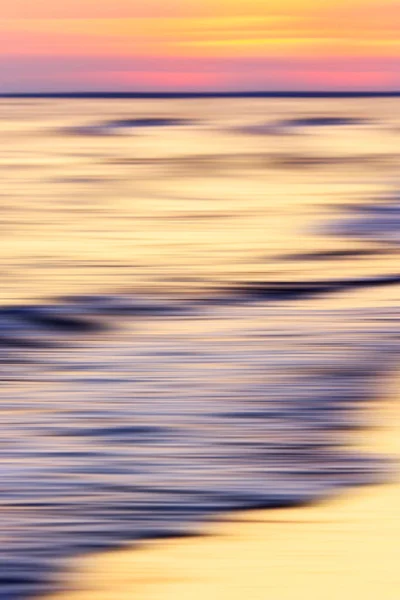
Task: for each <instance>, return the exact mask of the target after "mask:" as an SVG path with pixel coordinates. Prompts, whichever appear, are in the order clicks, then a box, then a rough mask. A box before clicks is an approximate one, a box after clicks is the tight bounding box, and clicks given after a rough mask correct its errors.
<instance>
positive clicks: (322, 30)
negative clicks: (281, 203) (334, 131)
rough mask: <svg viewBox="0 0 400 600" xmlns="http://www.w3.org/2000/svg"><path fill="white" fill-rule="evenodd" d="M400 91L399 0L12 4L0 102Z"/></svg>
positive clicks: (1, 37)
mask: <svg viewBox="0 0 400 600" xmlns="http://www.w3.org/2000/svg"><path fill="white" fill-rule="evenodd" d="M213 90H216V91H223V90H227V91H246V90H250V91H251V90H266V91H272V90H280V91H285V90H294V91H295V90H316V91H321V90H322V91H324V90H334V91H335V90H349V91H351V90H362V91H364V90H367V91H368V90H372V91H379V90H400V0H334V1H331V0H10V1H9V2H6V0H4V4H3V3H2V8H1V11H0V93H7V92H41V91H43V92H63V91H133V92H134V91H154V92H156V91H213Z"/></svg>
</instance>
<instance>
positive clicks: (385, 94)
mask: <svg viewBox="0 0 400 600" xmlns="http://www.w3.org/2000/svg"><path fill="white" fill-rule="evenodd" d="M399 97H400V90H399V91H381V92H374V91H370V92H368V91H352V92H345V91H339V92H329V91H326V92H312V91H308V92H307V91H299V92H294V91H293V92H291V91H286V92H285V91H275V92H263V91H253V92H252V91H248V92H14V93H4V94H1V93H0V99H3V98H4V99H7V98H28V99H29V98H32V99H34V98H39V99H40V98H43V99H45V98H60V99H62V98H65V99H74V98H76V99H81V98H82V99H85V98H88V99H91V98H92V99H97V98H98V99H136V98H137V99H157V98H160V99H169V98H171V99H174V98H176V99H179V98H183V99H185V98H399Z"/></svg>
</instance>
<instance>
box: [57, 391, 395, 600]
mask: <svg viewBox="0 0 400 600" xmlns="http://www.w3.org/2000/svg"><path fill="white" fill-rule="evenodd" d="M378 412H382V413H383V414H382V416H383V421H384V425H385V423H387V426H384V427H383V428H382V429H380V430H375V431H374V432H372V433H371V432H367V433H365V432H364V433H363V434H362V436H361V440H360V443H361V445H363V444H367V445H368V446H369V447H371V449H372V450H373V451H375V452H376V450H377V449H378V450H379V451H382V452H384V453H388V454H391V455H392V456H393V455H397V456H398V454H399V452H400V435H399V434H400V418H399V409H398V407H396V406H395V404H394V403H391V404H390V406H388V405H385V406H384V407H383V409H382V408H381V409H380V410H379V411H378ZM399 506H400V484H399V483H390V484H388V485H384V486H370V487H369V486H368V487H365V488H361V490H359V491H356V492H354V491H353V492H350V493H349V494H348V495H343V496H341V497H339V498H336V499H334V500H331V501H329V502H326V503H322V504H320V505H314V506H309V507H305V508H304V507H303V508H293V509H278V510H273V511H265V510H262V511H251V512H248V513H240V514H238V515H236V517H235V518H233V519H231V520H229V521H225V522H222V523H219V524H215V525H212V526H210V527H209V528H208V533H210V534H211V535H209V536H205V537H201V538H186V539H177V540H169V541H162V542H151V543H149V544H148V545H145V546H144V547H142V549H141V550H124V551H119V552H114V553H111V554H106V555H99V556H95V557H91V558H89V559H87V560H86V561H84V564H83V565H82V566H81V569H80V570H79V574H78V575H77V576H76V581H75V587H76V588H79V589H77V590H76V591H71V592H66V593H63V594H59V595H56V596H53V597H51V600H106V599H107V600H109V599H111V598H112V599H113V600H128V599H131V598H135V599H138V600H139V599H140V600H172V599H173V600H184V599H185V600H187V599H189V598H190V599H191V600H197V599H200V598H207V599H208V600H211V599H213V600H214V599H215V600H217V599H218V600H228V598H229V599H230V600H236V599H239V598H240V599H242V598H251V599H252V600H266V599H272V600H295V599H296V600H298V599H302V598H307V599H308V600H314V599H315V600H317V599H318V600H320V599H321V598H324V599H325V600H339V598H340V599H343V598H344V599H347V598H363V599H364V600H368V599H376V598H381V599H384V600H397V599H398V597H399V589H400V571H399V569H398V544H399V541H398V540H399V539H400V513H399Z"/></svg>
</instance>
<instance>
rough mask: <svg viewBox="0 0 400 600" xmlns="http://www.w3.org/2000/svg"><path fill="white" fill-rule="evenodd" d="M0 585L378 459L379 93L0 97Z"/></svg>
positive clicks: (391, 331)
mask: <svg viewBox="0 0 400 600" xmlns="http://www.w3.org/2000/svg"><path fill="white" fill-rule="evenodd" d="M0 132H1V141H2V143H1V147H0V170H1V175H2V186H1V188H0V194H1V205H0V211H1V221H0V223H1V224H0V226H1V241H0V244H1V258H2V261H1V281H2V285H1V290H0V304H1V306H0V356H1V367H0V368H1V390H0V411H1V423H2V435H1V438H0V458H1V460H0V475H1V482H2V485H1V494H0V503H1V509H0V521H1V528H0V541H1V554H2V558H1V562H0V565H1V566H0V597H1V598H4V599H7V600H11V599H13V598H25V597H30V596H33V595H36V594H42V593H43V594H44V593H45V592H47V591H49V590H51V589H54V588H57V587H61V588H65V587H66V586H67V585H68V581H69V575H68V570H69V569H70V568H71V567H72V566H73V565H74V564H75V561H76V560H79V557H80V556H82V555H83V554H85V553H88V552H94V551H96V552H97V551H99V550H102V549H104V550H106V549H108V548H116V547H121V546H123V545H126V544H129V545H131V544H137V545H138V546H139V545H140V542H141V540H144V539H149V538H157V537H166V536H179V535H193V534H199V533H201V531H202V523H204V521H206V520H207V519H214V518H218V514H221V513H226V512H227V511H233V510H238V509H246V508H253V507H266V508H269V507H270V508H273V507H277V506H293V505H299V504H303V503H308V502H313V501H317V500H319V499H322V498H325V497H329V496H330V495H331V494H335V493H338V492H340V491H341V490H343V489H344V488H351V487H355V486H359V485H364V484H369V483H375V482H376V483H378V482H382V481H385V480H387V479H388V478H390V477H392V476H393V473H395V470H396V467H395V465H394V464H393V461H392V460H391V458H390V457H383V456H374V455H372V454H371V453H364V452H362V451H361V450H360V449H359V448H357V447H356V446H355V444H354V442H355V439H356V437H357V436H356V435H355V432H356V431H358V430H359V429H360V428H364V427H368V426H369V425H373V424H374V423H373V421H372V422H371V421H370V419H369V418H367V416H366V415H367V413H368V411H367V408H368V407H369V406H371V405H373V403H375V402H378V401H379V400H380V399H382V398H384V397H385V394H387V389H388V384H389V382H390V380H391V378H392V376H393V372H394V371H395V369H396V367H397V365H396V356H397V355H398V349H399V339H400V338H399V313H400V310H399V298H400V264H399V260H398V258H399V243H400V203H399V201H400V190H399V182H398V172H399V164H400V151H399V148H400V146H399V143H400V104H399V100H398V99H390V98H386V99H379V98H374V99H367V98H366V99H322V98H319V99H296V98H292V99H262V98H260V99H243V98H242V99H234V98H232V99H212V98H207V99H170V100H167V99H147V100H110V99H108V100H101V99H96V100H93V99H92V100H90V99H58V100H57V99H35V100H32V99H31V100H28V99H19V100H17V99H14V100H5V99H3V100H1V101H0Z"/></svg>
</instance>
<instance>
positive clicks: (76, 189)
mask: <svg viewBox="0 0 400 600" xmlns="http://www.w3.org/2000/svg"><path fill="white" fill-rule="evenodd" d="M331 113H333V114H335V115H339V116H340V115H344V116H345V117H348V115H350V116H352V115H353V116H355V117H358V118H359V117H362V118H365V119H368V120H367V121H366V122H365V124H363V123H361V124H360V125H354V126H347V127H331V128H329V127H325V128H319V129H318V128H314V129H315V130H313V129H312V128H311V129H307V128H306V129H305V130H300V131H296V130H294V131H293V132H289V134H287V133H285V134H284V135H255V134H253V133H246V129H245V127H244V126H245V125H246V124H248V123H255V124H257V123H265V122H271V123H274V122H278V123H279V122H280V121H282V120H283V119H285V118H289V117H290V118H293V115H300V116H302V115H311V116H312V115H314V114H317V115H324V114H328V115H330V114H331ZM132 114H133V115H134V116H135V117H137V118H140V117H145V116H148V115H149V114H150V115H152V116H157V115H159V116H168V117H172V118H174V117H179V118H181V117H183V118H186V119H188V122H187V123H188V124H187V125H185V126H171V127H163V128H157V127H154V128H151V127H149V128H147V129H146V128H142V129H141V130H140V131H133V133H130V134H128V135H127V134H126V133H124V132H122V133H121V132H118V131H117V133H116V134H107V135H90V134H87V135H79V134H78V133H75V130H76V128H77V127H79V126H82V127H83V126H85V125H87V126H91V125H92V126H95V125H96V124H97V123H104V122H107V120H108V121H110V120H116V119H119V118H120V119H123V118H126V117H127V116H132ZM378 115H379V120H378ZM389 115H390V117H389ZM399 118H400V111H399V109H398V105H397V104H396V102H395V101H394V100H390V99H385V100H379V101H376V100H374V101H371V100H360V101H356V102H355V101H354V100H341V101H335V100H321V99H319V100H294V101H276V100H240V101H238V100H226V101H220V100H219V101H218V100H198V101H186V102H184V101H180V102H178V101H166V100H162V101H160V100H152V101H135V102H132V101H113V102H108V101H101V100H96V101H90V100H75V101H66V100H58V101H57V100H43V101H41V102H40V101H25V102H22V103H18V102H15V103H10V102H5V101H2V102H1V103H0V119H1V122H2V124H3V125H4V130H3V133H2V138H3V149H2V151H1V153H0V168H1V170H2V191H1V193H2V197H3V202H2V223H3V224H2V241H1V248H2V257H3V274H2V276H3V285H2V291H1V297H2V298H3V301H4V302H8V301H10V300H12V299H16V298H18V299H21V298H26V299H28V298H32V297H37V298H40V297H44V296H46V295H53V296H54V295H62V294H65V293H68V294H70V293H77V292H85V291H89V292H91V291H93V290H94V289H102V290H103V289H105V288H106V287H107V286H109V287H110V288H112V289H115V287H116V286H118V287H119V288H120V289H124V288H125V289H126V288H129V289H131V288H132V287H136V286H138V287H142V288H143V287H147V288H148V287H149V286H151V287H152V288H154V287H156V288H157V289H159V288H162V289H165V290H171V289H179V291H180V292H182V291H183V290H187V289H188V288H189V287H195V288H197V289H199V288H204V287H209V286H213V285H214V284H219V283H220V282H221V281H227V282H232V281H234V282H235V281H238V280H244V279H246V280H251V279H254V278H260V279H263V280H265V279H274V278H289V279H292V278H297V277H307V276H308V277H310V276H312V277H314V278H315V277H324V276H326V275H329V276H332V277H333V276H337V275H339V274H341V273H343V270H345V271H347V272H348V273H351V272H353V274H354V270H355V269H357V272H359V273H360V274H364V273H371V272H372V273H374V272H376V271H379V272H382V271H385V272H390V271H391V270H392V269H393V268H394V261H395V260H397V255H395V256H393V255H391V254H390V253H389V254H388V255H387V256H385V257H384V258H382V257H379V256H378V257H372V258H371V259H369V260H357V261H354V260H351V259H350V258H349V259H347V260H345V261H343V260H339V261H334V260H333V261H330V262H329V263H327V262H325V263H322V264H321V262H320V263H318V261H317V262H316V261H314V262H313V263H312V264H310V263H308V262H307V261H305V262H304V261H302V262H301V263H300V264H299V263H298V261H297V262H296V261H282V260H281V256H282V255H284V254H295V253H299V252H302V253H304V252H311V251H317V250H323V251H327V250H330V249H331V250H333V249H335V250H338V249H346V250H349V249H350V250H353V249H354V250H357V249H360V248H361V249H363V248H365V246H366V243H365V241H361V240H357V239H350V238H349V237H348V238H347V239H340V238H334V237H332V236H328V237H327V236H326V235H324V234H323V233H321V232H320V231H319V230H320V229H321V226H322V225H323V224H324V223H325V222H326V221H327V220H328V219H329V218H332V217H336V216H339V210H340V207H341V206H342V205H344V206H347V205H353V206H356V205H357V204H362V203H364V202H365V201H369V200H371V199H373V198H376V197H379V196H382V193H383V192H384V191H385V190H387V189H389V190H390V189H391V185H392V183H393V180H395V178H396V177H397V165H398V162H397V155H398V132H397V131H396V126H397V124H398V121H399ZM89 131H90V130H89ZM307 157H309V158H308V162H307ZM310 157H311V158H310ZM312 157H316V160H314V161H313V160H312ZM338 161H339V162H338ZM388 186H389V187H388Z"/></svg>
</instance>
